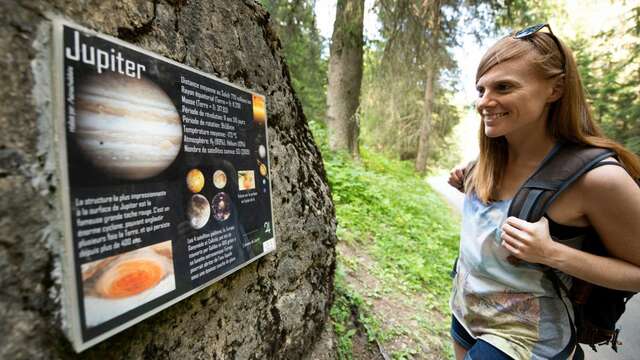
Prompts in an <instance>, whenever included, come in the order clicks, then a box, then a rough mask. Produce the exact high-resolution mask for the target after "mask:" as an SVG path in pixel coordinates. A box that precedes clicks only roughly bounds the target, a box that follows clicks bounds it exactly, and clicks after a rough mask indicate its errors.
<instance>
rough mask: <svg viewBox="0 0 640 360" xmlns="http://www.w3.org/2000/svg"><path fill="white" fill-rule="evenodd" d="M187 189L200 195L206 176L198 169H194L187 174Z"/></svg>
mask: <svg viewBox="0 0 640 360" xmlns="http://www.w3.org/2000/svg"><path fill="white" fill-rule="evenodd" d="M187 187H188V188H189V190H191V192H194V193H199V192H200V191H201V190H202V188H203V187H204V174H203V173H202V171H200V170H198V169H192V170H191V171H189V172H188V173H187Z"/></svg>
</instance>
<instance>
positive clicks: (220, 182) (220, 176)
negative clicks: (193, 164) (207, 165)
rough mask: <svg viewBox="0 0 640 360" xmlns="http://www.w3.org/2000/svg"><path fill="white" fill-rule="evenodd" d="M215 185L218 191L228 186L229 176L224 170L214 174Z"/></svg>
mask: <svg viewBox="0 0 640 360" xmlns="http://www.w3.org/2000/svg"><path fill="white" fill-rule="evenodd" d="M213 185H215V186H216V187H217V188H218V189H222V188H223V187H225V185H227V174H225V173H224V171H222V170H216V171H215V172H214V173H213Z"/></svg>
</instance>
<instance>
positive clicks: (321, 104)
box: [261, 0, 328, 120]
mask: <svg viewBox="0 0 640 360" xmlns="http://www.w3.org/2000/svg"><path fill="white" fill-rule="evenodd" d="M261 3H262V4H263V5H264V6H265V8H266V9H267V10H268V11H269V13H270V14H271V16H272V18H273V22H272V24H273V26H274V27H275V28H276V31H277V33H278V36H279V37H280V40H281V42H282V51H283V54H284V57H285V61H286V62H287V65H288V67H289V72H290V74H291V82H292V85H293V88H294V90H295V91H296V94H297V95H298V97H299V98H300V102H301V103H302V107H303V109H304V112H305V115H306V116H307V117H308V118H310V119H317V120H321V119H324V114H325V112H326V88H327V66H328V65H327V60H326V59H323V58H322V49H323V47H324V39H323V38H322V36H320V34H319V33H318V30H317V29H316V22H315V15H314V13H313V4H314V1H312V0H294V1H290V0H261Z"/></svg>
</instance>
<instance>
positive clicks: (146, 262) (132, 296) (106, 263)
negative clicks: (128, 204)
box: [81, 240, 176, 327]
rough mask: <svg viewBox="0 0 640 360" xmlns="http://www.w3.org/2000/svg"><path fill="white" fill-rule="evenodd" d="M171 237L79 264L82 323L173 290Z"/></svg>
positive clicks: (91, 322)
mask: <svg viewBox="0 0 640 360" xmlns="http://www.w3.org/2000/svg"><path fill="white" fill-rule="evenodd" d="M172 254H173V251H172V247H171V241H170V240H169V241H164V242H161V243H159V244H155V245H151V246H147V247H144V248H141V249H137V250H134V251H131V252H128V253H124V254H120V255H115V256H110V257H108V258H105V259H101V260H97V261H93V262H90V263H87V264H83V265H82V266H81V269H82V283H83V289H84V307H85V323H86V326H87V327H92V326H96V325H99V324H101V323H103V322H105V321H107V320H110V319H112V318H114V317H116V316H118V315H121V314H124V313H125V312H127V311H129V310H132V309H134V308H136V307H138V306H140V305H142V304H144V303H147V302H149V301H151V300H153V299H155V298H157V297H159V296H161V295H164V294H166V293H168V292H170V291H173V290H175V288H176V280H175V275H174V269H173V256H172Z"/></svg>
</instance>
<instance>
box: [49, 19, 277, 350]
mask: <svg viewBox="0 0 640 360" xmlns="http://www.w3.org/2000/svg"><path fill="white" fill-rule="evenodd" d="M53 35H54V61H53V62H54V71H53V73H54V86H55V88H54V94H55V95H56V97H57V99H55V103H56V109H57V111H56V115H57V116H56V126H57V135H58V143H59V144H60V149H59V150H60V155H61V156H60V165H61V171H60V173H61V182H62V185H63V194H62V195H63V204H64V207H65V215H66V220H67V223H66V230H67V234H66V235H67V236H66V239H65V267H64V270H65V281H66V283H65V290H66V294H67V299H66V300H67V304H68V305H67V306H68V309H67V310H66V312H67V314H68V315H69V324H70V328H69V331H68V332H69V335H70V338H71V340H72V342H73V344H74V347H75V349H76V350H77V351H82V350H83V349H85V348H87V347H89V346H91V345H93V344H95V343H97V342H99V341H101V340H104V339H105V338H107V337H109V336H111V335H113V334H115V333H117V332H119V331H121V330H123V329H125V328H127V327H129V326H131V325H133V324H135V323H137V322H139V321H141V320H142V319H144V318H146V317H149V316H151V315H152V314H154V313H156V312H158V311H160V310H161V309H163V308H166V307H168V306H170V305H171V304H173V303H175V302H177V301H179V300H181V299H183V298H185V297H187V296H189V295H191V294H193V293H194V292H196V291H198V290H200V289H201V288H203V287H205V286H207V285H209V284H211V283H212V282H214V281H217V280H219V279H220V278H222V277H224V276H226V275H228V274H230V273H232V272H234V271H235V270H237V269H239V268H241V267H243V266H245V265H246V264H248V263H249V262H251V261H253V260H255V259H257V258H259V257H260V256H262V255H264V254H266V253H269V252H271V251H273V250H275V236H274V229H273V219H272V212H273V211H272V206H271V181H270V180H271V177H270V173H269V164H270V163H269V154H268V151H267V149H268V145H267V133H266V129H267V114H266V104H265V98H264V96H262V95H260V94H256V93H252V92H250V91H247V90H244V89H241V88H239V87H237V86H235V85H232V84H229V83H227V82H224V81H222V80H220V79H217V78H215V77H213V76H211V75H208V74H205V73H202V72H200V71H198V70H196V69H193V68H189V67H187V66H184V65H182V64H179V63H176V62H174V61H171V60H169V59H166V58H163V57H161V56H159V55H156V54H153V53H150V52H148V51H145V50H143V49H140V48H138V47H135V46H132V45H130V44H127V43H124V42H122V41H120V40H118V39H114V38H112V37H109V36H106V35H101V34H97V33H95V32H92V31H90V30H87V29H84V28H81V27H79V26H77V25H74V24H71V23H68V22H66V21H61V20H58V21H55V22H54V33H53Z"/></svg>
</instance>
